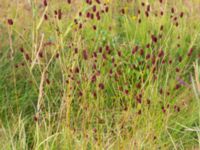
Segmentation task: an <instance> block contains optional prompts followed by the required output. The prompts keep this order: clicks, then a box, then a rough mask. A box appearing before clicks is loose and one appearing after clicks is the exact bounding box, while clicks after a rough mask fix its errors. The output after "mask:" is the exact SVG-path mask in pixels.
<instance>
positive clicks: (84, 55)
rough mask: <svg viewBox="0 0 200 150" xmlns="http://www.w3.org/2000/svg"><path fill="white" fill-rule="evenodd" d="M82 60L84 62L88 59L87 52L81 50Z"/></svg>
mask: <svg viewBox="0 0 200 150" xmlns="http://www.w3.org/2000/svg"><path fill="white" fill-rule="evenodd" d="M82 54H83V58H84V59H85V60H87V59H88V52H87V50H83V53H82Z"/></svg>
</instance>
